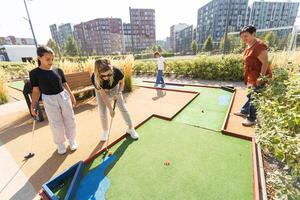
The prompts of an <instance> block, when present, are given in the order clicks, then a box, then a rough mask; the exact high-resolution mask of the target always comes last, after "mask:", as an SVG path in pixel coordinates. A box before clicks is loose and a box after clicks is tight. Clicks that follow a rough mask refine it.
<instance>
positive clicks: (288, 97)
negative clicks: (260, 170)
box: [255, 65, 300, 200]
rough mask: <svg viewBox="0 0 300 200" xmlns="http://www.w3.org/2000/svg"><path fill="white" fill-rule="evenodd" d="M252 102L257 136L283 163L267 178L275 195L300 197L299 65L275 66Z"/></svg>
mask: <svg viewBox="0 0 300 200" xmlns="http://www.w3.org/2000/svg"><path fill="white" fill-rule="evenodd" d="M255 104H256V106H257V108H258V116H259V119H260V124H259V127H258V128H257V131H256V137H257V140H258V142H259V143H260V144H261V146H262V148H263V151H264V152H266V153H267V154H271V155H273V156H274V157H275V158H276V159H277V160H278V161H279V162H280V163H283V165H284V166H285V167H283V169H281V170H278V171H277V172H276V175H273V178H272V179H271V180H269V183H270V184H271V185H272V187H273V188H275V189H276V199H277V198H278V199H295V200H296V199H300V179H299V177H300V68H299V67H298V66H291V65H289V66H286V67H280V68H279V67H276V68H275V69H274V70H273V78H272V80H271V82H270V83H269V84H268V85H267V87H265V88H264V90H263V91H262V93H259V94H256V101H255Z"/></svg>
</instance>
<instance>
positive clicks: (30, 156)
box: [24, 153, 34, 160]
mask: <svg viewBox="0 0 300 200" xmlns="http://www.w3.org/2000/svg"><path fill="white" fill-rule="evenodd" d="M33 156H34V153H29V154H27V155H26V156H24V159H25V160H28V159H29V158H32V157H33Z"/></svg>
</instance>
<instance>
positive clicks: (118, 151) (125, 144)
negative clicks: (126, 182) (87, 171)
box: [105, 136, 135, 175]
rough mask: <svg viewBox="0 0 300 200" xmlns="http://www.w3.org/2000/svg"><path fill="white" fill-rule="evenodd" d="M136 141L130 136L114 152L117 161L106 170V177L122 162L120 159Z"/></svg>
mask: <svg viewBox="0 0 300 200" xmlns="http://www.w3.org/2000/svg"><path fill="white" fill-rule="evenodd" d="M134 141H135V140H134V139H132V138H131V137H130V136H126V138H125V140H124V141H123V142H122V144H121V145H120V146H119V147H118V148H117V149H116V150H115V151H114V152H113V155H114V156H116V160H115V161H114V162H113V163H112V164H111V165H109V166H108V167H107V169H106V170H105V175H107V174H109V172H110V171H111V170H112V168H114V166H115V165H116V164H117V162H118V161H119V160H120V158H121V157H122V156H123V154H124V153H125V151H126V149H127V148H128V146H129V145H131V143H133V142H134Z"/></svg>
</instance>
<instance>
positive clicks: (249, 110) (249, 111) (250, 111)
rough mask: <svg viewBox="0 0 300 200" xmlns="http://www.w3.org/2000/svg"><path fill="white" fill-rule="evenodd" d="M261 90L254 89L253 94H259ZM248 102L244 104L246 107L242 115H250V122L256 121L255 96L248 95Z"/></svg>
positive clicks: (242, 110) (248, 117)
mask: <svg viewBox="0 0 300 200" xmlns="http://www.w3.org/2000/svg"><path fill="white" fill-rule="evenodd" d="M259 89H261V87H254V88H253V92H255V93H258V92H259ZM247 97H248V100H247V101H246V103H245V104H244V106H243V107H242V109H241V113H243V114H245V115H248V116H247V119H248V120H249V121H252V122H253V121H255V120H256V108H255V106H254V105H253V99H254V98H253V95H252V94H251V93H249V94H247Z"/></svg>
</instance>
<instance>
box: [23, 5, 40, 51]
mask: <svg viewBox="0 0 300 200" xmlns="http://www.w3.org/2000/svg"><path fill="white" fill-rule="evenodd" d="M24 5H25V9H26V13H27V18H28V22H29V25H30V29H31V32H32V36H33V40H34V44H35V47H36V48H37V47H38V45H37V42H36V38H35V35H34V31H33V27H32V23H31V20H30V16H29V12H28V8H27V4H26V0H24Z"/></svg>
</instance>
